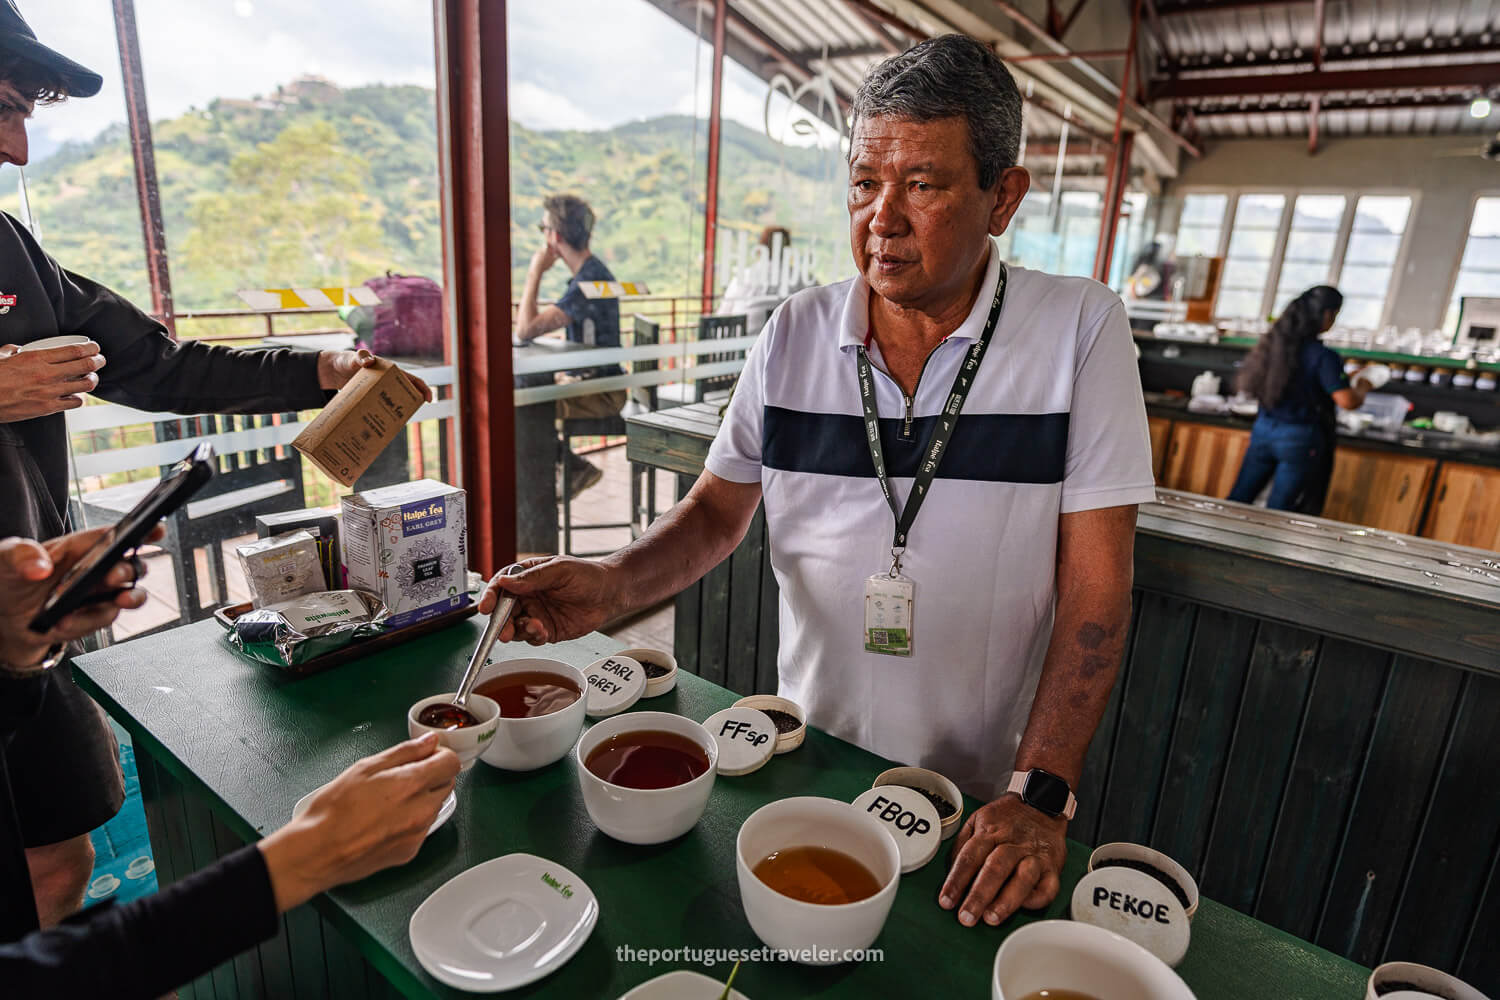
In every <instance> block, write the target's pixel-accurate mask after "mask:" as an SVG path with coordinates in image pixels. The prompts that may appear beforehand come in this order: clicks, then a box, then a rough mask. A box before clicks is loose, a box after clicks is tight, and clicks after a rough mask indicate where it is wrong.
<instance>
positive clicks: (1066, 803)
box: [1005, 767, 1078, 819]
mask: <svg viewBox="0 0 1500 1000" xmlns="http://www.w3.org/2000/svg"><path fill="white" fill-rule="evenodd" d="M1005 790H1006V791H1007V792H1014V793H1015V794H1016V795H1019V796H1020V797H1021V801H1022V802H1024V803H1026V804H1027V805H1028V806H1031V808H1033V809H1036V810H1039V811H1041V812H1044V813H1046V814H1047V815H1048V816H1051V817H1053V818H1054V819H1055V818H1057V817H1058V816H1061V817H1062V818H1063V819H1072V818H1073V814H1074V813H1075V812H1077V811H1078V800H1077V799H1076V798H1074V797H1073V790H1072V789H1071V788H1069V787H1068V783H1067V782H1066V781H1064V780H1063V779H1061V778H1059V777H1058V776H1057V775H1055V774H1053V773H1052V772H1051V771H1043V770H1042V769H1041V768H1039V767H1033V768H1032V769H1031V770H1029V771H1016V772H1014V773H1013V774H1012V775H1011V776H1010V786H1009V787H1008V788H1006V789H1005Z"/></svg>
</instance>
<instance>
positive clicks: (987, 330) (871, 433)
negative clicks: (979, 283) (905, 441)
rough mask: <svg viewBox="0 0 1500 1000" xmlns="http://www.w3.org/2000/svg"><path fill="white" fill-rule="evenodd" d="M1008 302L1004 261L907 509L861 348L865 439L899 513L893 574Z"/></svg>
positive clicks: (887, 495) (937, 423) (893, 510)
mask: <svg viewBox="0 0 1500 1000" xmlns="http://www.w3.org/2000/svg"><path fill="white" fill-rule="evenodd" d="M1004 303H1005V265H1004V264H1001V265H1000V279H999V280H998V281H996V282H995V299H994V301H993V302H992V303H990V316H989V319H987V320H985V323H984V332H983V333H981V334H980V335H979V339H978V340H976V341H974V345H973V346H972V347H970V348H969V353H968V356H967V357H965V358H964V363H963V365H962V366H961V367H960V368H959V369H958V374H957V375H956V376H954V378H953V388H952V389H950V390H949V392H948V402H947V403H946V404H945V405H944V406H943V411H942V413H940V414H939V415H938V418H937V420H935V421H933V425H932V434H931V436H930V437H929V438H928V439H927V447H926V449H925V451H926V457H924V458H923V459H922V464H921V465H919V466H917V474H916V477H915V480H914V481H913V483H912V487H911V495H910V496H908V497H907V498H906V509H905V510H902V509H901V508H900V507H897V506H896V495H895V494H894V493H892V492H891V481H890V478H889V477H888V476H887V475H886V471H885V452H884V449H883V448H882V447H881V445H880V412H879V410H878V409H877V408H876V405H875V384H874V380H873V376H872V375H871V372H870V355H869V352H867V351H866V350H865V348H864V346H863V345H861V346H860V348H859V395H860V399H861V401H862V402H863V403H864V411H865V440H866V442H868V444H869V445H870V458H871V459H872V460H873V461H874V462H875V478H877V479H878V480H880V490H881V492H883V493H884V494H885V502H886V503H887V504H889V505H890V508H891V513H892V514H894V515H895V517H896V534H895V538H894V540H893V541H892V542H891V557H892V559H893V560H894V561H893V563H892V574H893V575H894V574H895V572H898V571H899V570H900V568H901V553H902V552H903V551H905V549H906V536H907V535H908V534H909V533H910V532H911V526H912V525H913V524H914V523H915V522H916V520H917V511H918V510H920V509H921V507H922V501H923V500H925V499H927V490H928V488H929V487H930V486H932V481H933V479H934V478H936V477H937V470H938V463H940V462H941V461H942V460H943V450H944V449H945V448H947V447H948V440H949V439H950V438H952V437H953V427H954V425H955V424H957V423H958V415H959V413H960V411H962V410H963V408H964V401H965V400H966V399H968V398H969V389H970V387H971V386H972V385H973V382H974V375H975V373H976V372H978V371H979V362H980V361H982V360H984V351H985V348H987V347H989V346H990V337H991V336H993V335H994V333H995V326H996V324H998V323H999V322H1000V307H1001V306H1002V305H1003V304H1004Z"/></svg>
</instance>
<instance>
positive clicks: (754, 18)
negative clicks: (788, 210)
mask: <svg viewBox="0 0 1500 1000" xmlns="http://www.w3.org/2000/svg"><path fill="white" fill-rule="evenodd" d="M650 2H651V3H652V4H653V5H655V6H656V7H657V8H659V9H660V10H662V11H664V12H665V13H667V14H668V15H670V16H671V17H673V18H674V19H675V20H677V21H678V22H679V23H681V24H682V25H684V26H685V27H687V28H688V29H689V30H691V31H695V32H697V33H698V35H699V37H701V38H704V39H705V40H707V38H708V35H709V32H710V25H711V23H712V20H713V10H714V3H713V0H650ZM1096 2H1101V3H1102V2H1116V0H1096ZM975 6H978V7H980V8H982V12H983V16H982V17H980V16H979V15H976V14H975V13H974V12H973V11H972V10H971V9H970V8H973V7H975ZM1006 6H1008V5H1006V4H996V5H995V6H994V7H992V8H991V7H988V6H987V5H986V4H984V3H980V4H978V5H976V4H974V3H972V2H968V3H965V2H964V0H921V2H918V0H729V3H728V5H727V8H726V11H727V15H728V24H727V28H726V38H725V43H726V54H727V55H729V57H730V58H732V59H734V60H735V61H736V62H738V63H740V64H741V65H742V66H745V67H746V68H748V69H750V70H751V71H752V72H754V73H756V74H757V75H758V76H760V77H761V78H762V79H765V80H767V81H770V80H773V79H774V78H775V77H776V76H777V75H778V74H779V75H782V76H784V77H785V78H787V80H789V81H790V84H791V85H790V87H789V88H788V90H789V91H790V92H791V93H792V94H796V96H797V99H798V100H799V101H800V103H802V104H803V105H804V106H805V107H807V108H808V109H809V110H812V111H814V113H819V114H820V115H821V117H823V118H824V120H825V121H828V122H829V123H830V124H836V123H835V121H834V119H835V117H840V118H841V117H842V116H843V115H844V114H846V113H847V111H848V108H849V102H850V101H851V100H852V99H853V97H854V94H855V92H856V91H857V90H858V88H859V83H860V81H861V80H862V79H863V78H864V76H865V74H866V73H867V72H868V71H869V69H870V67H872V66H873V65H875V63H877V62H879V61H880V60H882V59H885V58H886V57H888V56H891V55H894V54H896V53H899V52H902V51H904V50H905V49H906V48H907V47H909V46H910V45H911V44H913V43H914V42H916V41H920V40H921V39H924V38H928V37H931V36H934V35H940V34H945V33H948V32H961V33H965V34H970V35H973V36H974V37H978V38H982V39H983V40H986V41H989V42H991V43H993V44H994V45H995V47H996V49H997V51H998V52H999V53H1000V54H1001V56H1002V57H1003V58H1006V59H1007V61H1008V62H1009V63H1010V65H1011V68H1012V70H1013V72H1015V74H1016V77H1017V81H1018V83H1019V84H1020V86H1021V87H1022V90H1023V93H1025V95H1026V97H1027V102H1026V126H1027V146H1026V149H1025V153H1026V156H1025V159H1026V161H1027V162H1028V164H1031V165H1039V164H1046V165H1048V167H1049V169H1050V165H1051V164H1052V163H1053V162H1055V158H1056V156H1057V154H1058V147H1059V143H1060V142H1061V141H1062V139H1063V133H1064V130H1063V127H1062V125H1063V120H1064V118H1065V117H1066V118H1067V119H1068V129H1067V141H1066V143H1065V144H1064V149H1065V152H1064V155H1065V158H1066V167H1065V173H1066V174H1067V175H1068V176H1092V175H1096V174H1102V172H1103V170H1104V169H1105V166H1104V161H1105V160H1106V159H1107V153H1108V149H1109V147H1110V146H1112V144H1113V143H1112V136H1111V127H1112V124H1113V119H1114V113H1115V100H1116V96H1117V94H1118V89H1119V88H1118V85H1117V84H1116V83H1115V82H1114V80H1112V79H1111V78H1110V77H1109V76H1107V75H1105V74H1103V73H1100V72H1099V71H1098V70H1097V69H1094V67H1092V66H1089V67H1087V69H1088V70H1089V71H1091V73H1092V79H1085V80H1082V81H1080V80H1079V79H1077V78H1076V77H1075V76H1074V75H1073V74H1072V73H1070V72H1066V71H1064V70H1063V69H1061V68H1059V67H1060V66H1061V64H1062V61H1061V60H1059V59H1058V57H1057V56H1056V54H1055V53H1050V52H1043V53H1040V54H1036V53H1033V52H1032V50H1031V48H1030V47H1029V46H1027V45H1023V44H1022V43H1021V42H1019V41H1017V40H1016V38H1015V37H1014V35H1013V34H1011V33H1010V32H1008V31H1007V30H1006V28H1005V24H1006V20H1005V13H1004V10H1003V8H1004V7H1006ZM1028 57H1031V58H1033V59H1035V60H1036V61H1035V62H1030V61H1028ZM1116 63H1117V64H1118V60H1116ZM1087 75H1088V74H1085V76H1086V77H1087ZM820 76H826V79H827V80H828V82H829V83H830V84H831V86H832V90H833V92H834V95H836V100H837V104H838V111H837V112H833V110H832V109H831V108H830V107H829V104H830V101H828V100H826V99H825V100H823V101H821V102H820V101H819V100H818V90H817V89H816V88H817V85H816V83H810V81H815V80H816V79H817V78H819V77H820ZM804 85H806V87H805V89H803V90H799V88H804ZM789 96H790V94H789ZM1136 110H1137V111H1138V112H1139V111H1141V110H1143V109H1139V107H1137V109H1136ZM1151 117H1153V118H1154V117H1155V116H1151ZM1156 124H1157V126H1159V129H1158V131H1157V135H1159V136H1164V137H1165V135H1164V134H1165V133H1167V132H1169V131H1170V129H1169V126H1168V125H1167V123H1166V122H1164V121H1162V120H1161V119H1159V118H1158V119H1156ZM1130 128H1131V129H1132V130H1137V129H1143V128H1149V126H1148V125H1146V124H1145V123H1144V122H1142V121H1140V120H1132V121H1131V123H1130ZM1165 139H1166V141H1157V142H1152V141H1151V140H1149V139H1148V140H1147V141H1146V142H1143V143H1139V144H1137V146H1136V149H1137V152H1138V153H1140V154H1142V156H1141V162H1142V164H1143V165H1144V166H1146V167H1147V168H1148V169H1150V170H1152V171H1153V172H1154V173H1156V174H1158V175H1166V176H1170V175H1172V174H1175V172H1176V168H1175V162H1174V161H1173V160H1172V159H1171V158H1170V157H1168V156H1167V155H1166V154H1165V153H1164V152H1163V149H1164V148H1165V147H1166V146H1168V145H1170V142H1171V139H1170V137H1165Z"/></svg>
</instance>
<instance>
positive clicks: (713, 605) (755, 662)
mask: <svg viewBox="0 0 1500 1000" xmlns="http://www.w3.org/2000/svg"><path fill="white" fill-rule="evenodd" d="M694 479H695V477H692V476H685V475H679V476H678V495H679V496H686V495H687V491H688V489H690V488H691V487H692V485H693V482H694ZM779 599H780V598H779V590H778V589H777V586H776V577H775V576H774V575H773V574H772V572H771V558H770V546H769V543H768V541H767V539H766V515H765V508H763V507H762V508H760V509H758V510H757V511H756V512H755V517H754V518H753V519H752V520H751V522H750V527H749V529H748V530H747V531H746V532H745V540H744V541H742V542H741V543H740V544H739V547H738V548H736V549H735V550H734V552H733V554H731V555H730V557H729V558H728V559H726V560H724V562H722V563H720V564H719V565H718V566H716V567H714V568H713V569H712V570H709V572H708V575H707V576H705V577H704V578H703V580H702V581H701V582H700V583H698V584H696V585H694V586H692V587H689V588H688V589H687V590H685V591H683V592H682V593H681V594H679V595H678V596H677V604H676V616H675V618H674V622H673V642H674V651H673V655H674V656H676V657H677V665H678V667H679V668H681V669H683V670H688V671H690V672H692V673H695V674H697V675H699V676H700V677H705V678H707V679H708V680H711V681H713V682H714V683H715V684H721V685H723V686H724V687H727V688H729V689H730V690H731V691H738V692H739V693H741V694H775V693H776V649H777V647H778V645H779V636H780V632H779V612H778V606H777V603H778V601H779Z"/></svg>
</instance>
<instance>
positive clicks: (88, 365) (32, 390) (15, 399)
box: [0, 340, 104, 424]
mask: <svg viewBox="0 0 1500 1000" xmlns="http://www.w3.org/2000/svg"><path fill="white" fill-rule="evenodd" d="M103 367H104V355H102V354H100V353H99V345H98V344H96V343H94V342H93V341H92V340H91V341H89V342H88V343H86V344H72V345H69V346H67V347H51V348H48V349H46V350H41V351H23V350H21V349H20V348H19V347H18V346H16V345H15V344H4V345H0V423H7V424H8V423H13V422H15V421H17V420H31V419H32V418H34V417H45V416H47V415H48V414H51V413H60V412H61V411H63V410H76V409H77V408H78V407H80V406H82V405H83V397H84V394H85V393H89V392H93V391H94V388H95V387H96V386H98V384H99V376H98V375H95V374H94V373H95V372H97V371H98V370H99V369H101V368H103Z"/></svg>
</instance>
